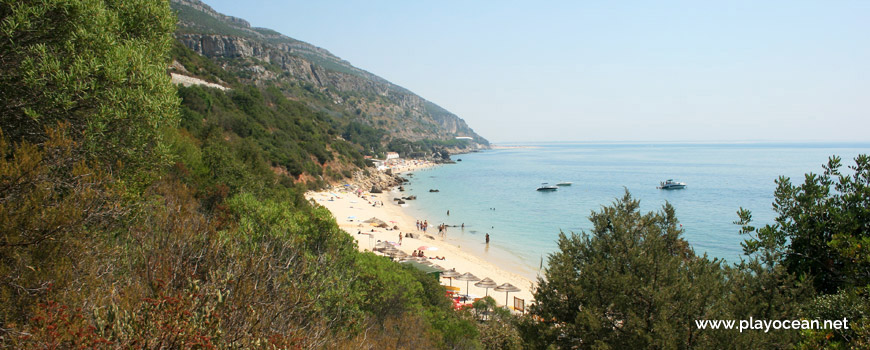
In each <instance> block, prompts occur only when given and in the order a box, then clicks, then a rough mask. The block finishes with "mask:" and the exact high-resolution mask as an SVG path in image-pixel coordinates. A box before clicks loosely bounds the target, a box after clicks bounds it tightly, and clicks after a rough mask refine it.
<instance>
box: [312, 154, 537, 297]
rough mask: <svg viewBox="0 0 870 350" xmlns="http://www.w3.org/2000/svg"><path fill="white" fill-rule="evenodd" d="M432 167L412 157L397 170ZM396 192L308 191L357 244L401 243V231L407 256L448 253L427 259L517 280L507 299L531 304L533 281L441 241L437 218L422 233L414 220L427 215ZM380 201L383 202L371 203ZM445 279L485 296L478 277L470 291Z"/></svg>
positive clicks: (501, 280) (492, 293)
mask: <svg viewBox="0 0 870 350" xmlns="http://www.w3.org/2000/svg"><path fill="white" fill-rule="evenodd" d="M430 166H432V164H431V163H425V162H416V164H414V162H409V163H406V165H403V166H402V167H399V168H394V170H393V171H394V172H399V173H404V172H411V171H415V170H419V169H422V168H426V167H430ZM395 197H401V194H400V192H397V190H395V189H390V190H389V191H384V193H379V194H370V193H368V192H367V191H364V189H363V191H362V192H359V191H358V190H357V189H355V188H354V187H353V186H347V187H341V188H335V189H333V190H330V191H321V192H308V193H306V198H307V199H309V200H311V201H314V202H315V203H317V204H319V205H322V206H324V207H326V208H327V209H329V211H330V212H332V215H333V216H334V217H335V219H336V222H338V224H339V226H340V227H341V228H342V229H344V230H345V231H346V232H347V233H348V234H350V235H351V237H353V238H354V239H355V240H356V241H357V247H358V248H359V250H360V251H366V250H367V251H371V250H372V248H373V247H374V245H375V244H376V243H377V242H379V241H386V242H392V243H396V244H398V243H399V235H400V234H401V235H402V240H401V245H396V248H397V249H399V250H402V251H404V252H405V253H407V254H408V255H411V254H412V253H413V252H414V250H416V249H418V248H420V247H423V246H425V247H432V248H434V250H427V251H426V252H425V255H426V256H427V257H436V256H438V257H443V258H444V260H436V259H430V260H429V261H431V262H432V263H434V264H436V265H439V266H441V267H444V268H446V269H454V268H455V269H456V271H457V272H459V273H460V274H461V273H465V272H470V273H472V274H474V275H475V276H477V277H478V278H481V279H483V278H485V277H489V278H490V279H492V280H493V281H495V282H496V283H497V284H499V285H500V284H502V283H505V282H507V283H510V284H513V285H514V286H516V287H518V288H520V289H521V290H520V291H519V292H514V293H510V294H509V298H508V304H509V305H511V306H513V298H514V297H517V298H521V299H524V300H525V305H526V307H528V305H529V304H531V303H532V301H533V299H532V293H531V289H532V286H533V282H532V280H530V279H528V278H527V277H524V276H521V275H519V274H516V273H513V272H511V271H507V270H504V269H502V268H500V267H499V266H497V265H496V264H494V263H492V262H490V261H487V260H485V259H483V258H481V257H479V256H476V255H474V254H472V253H470V252H467V251H463V250H462V249H460V248H459V247H457V246H454V245H452V244H450V243H447V242H445V241H443V240H442V239H441V237H440V236H439V235H438V228H437V224H436V223H433V222H430V223H429V227H428V230H427V232H426V233H425V234H424V233H423V232H422V231H420V230H418V229H417V227H416V222H417V220H421V221H422V220H426V219H427V218H414V217H412V216H410V215H409V214H408V213H407V212H406V211H405V210H404V208H402V207H401V206H400V205H398V204H396V202H395V201H394V200H393V198H395ZM381 202H382V203H383V205H373V204H375V203H378V204H379V203H381ZM371 218H377V219H380V220H382V221H384V222H385V223H387V224H388V225H389V226H390V228H388V229H385V228H379V227H375V226H374V225H372V224H370V223H365V222H364V221H366V220H368V219H371ZM394 226H397V227H398V229H393V227H394ZM450 229H455V228H449V229H448V232H449V230H450ZM406 233H412V234H414V235H415V236H416V237H417V238H412V237H404V236H405V234H406ZM448 234H449V233H448ZM441 283H442V284H444V285H450V284H451V283H452V285H453V286H458V287H460V288H461V293H462V294H466V293H467V294H470V295H471V296H472V297H475V296H477V297H482V296H484V295H486V290H485V289H484V288H479V287H475V286H474V283H475V282H470V283H468V290H466V281H457V280H452V281H451V280H450V279H448V278H441ZM489 295H490V296H493V298H494V299H495V300H496V301H497V302H498V303H499V304H504V302H505V293H504V292H495V291H493V290H492V289H489Z"/></svg>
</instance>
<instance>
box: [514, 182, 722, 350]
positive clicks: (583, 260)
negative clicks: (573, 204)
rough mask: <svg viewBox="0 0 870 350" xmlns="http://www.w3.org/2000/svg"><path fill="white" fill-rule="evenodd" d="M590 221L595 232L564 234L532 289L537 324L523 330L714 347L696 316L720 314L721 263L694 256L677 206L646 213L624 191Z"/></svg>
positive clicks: (584, 339) (583, 342)
mask: <svg viewBox="0 0 870 350" xmlns="http://www.w3.org/2000/svg"><path fill="white" fill-rule="evenodd" d="M590 220H591V221H592V223H593V225H594V228H593V229H592V231H591V234H586V233H585V232H584V233H583V234H582V235H577V234H574V233H572V234H571V235H570V236H569V235H566V234H564V233H561V234H560V235H559V251H557V252H556V253H554V254H551V255H550V257H549V262H548V267H547V269H546V272H545V274H544V278H540V279H539V281H538V284H539V288H538V289H537V290H536V291H535V292H534V295H535V300H536V301H537V304H535V305H533V307H532V308H531V313H532V315H533V317H535V318H536V319H538V320H539V322H536V323H534V324H533V325H532V326H531V327H524V328H525V331H524V333H525V336H526V338H527V340H529V341H530V343H531V345H533V346H536V347H546V346H547V345H548V344H551V345H552V346H555V347H557V348H575V347H584V348H586V347H596V348H614V349H625V348H703V347H709V346H711V344H710V343H709V341H710V339H709V338H708V337H705V334H703V333H702V332H701V331H699V330H698V329H697V327H696V326H695V324H694V322H693V320H698V319H712V318H715V317H714V312H715V311H716V306H717V301H719V300H722V299H723V297H724V296H725V290H724V286H723V276H722V272H721V268H720V266H719V265H720V263H719V262H718V261H716V260H714V261H712V262H711V261H709V260H707V259H706V257H698V256H695V254H694V252H693V251H692V249H691V248H690V247H689V244H688V242H686V241H685V240H683V239H682V238H681V234H682V230H681V229H680V228H679V224H678V221H677V219H676V216H675V212H674V208H673V207H672V206H671V205H670V204H665V206H664V207H663V208H662V211H660V212H656V213H653V212H650V213H647V214H641V212H640V210H639V202H638V201H636V200H634V199H632V198H631V195H630V194H629V193H628V192H627V191H626V193H625V196H624V197H623V198H622V199H620V200H618V201H616V202H615V203H614V204H613V205H612V206H610V207H605V208H602V209H601V211H599V212H593V213H592V215H591V216H590ZM532 333H538V334H540V336H534V335H531V334H532Z"/></svg>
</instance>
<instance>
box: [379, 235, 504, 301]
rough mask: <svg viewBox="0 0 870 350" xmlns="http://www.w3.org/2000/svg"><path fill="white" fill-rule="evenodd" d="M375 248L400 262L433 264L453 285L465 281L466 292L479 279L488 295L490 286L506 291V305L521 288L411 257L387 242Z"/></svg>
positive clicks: (480, 286)
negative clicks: (510, 294)
mask: <svg viewBox="0 0 870 350" xmlns="http://www.w3.org/2000/svg"><path fill="white" fill-rule="evenodd" d="M375 249H377V250H380V251H381V252H383V253H384V254H386V255H388V256H390V257H392V258H394V259H399V261H400V262H401V261H416V262H418V263H420V264H423V265H428V266H432V267H434V268H436V269H438V270H441V271H442V272H441V277H446V278H449V279H450V285H451V286H452V285H453V280H454V279H455V280H457V281H465V293H466V294H468V287H469V283H471V282H475V281H479V282H477V283H475V284H474V286H475V287H479V288H484V289H485V290H486V296H489V289H490V288H492V290H494V291H496V292H505V294H504V304H505V306H507V305H508V294H509V293H514V292H519V291H520V289H519V288H517V287H516V286H514V285H512V284H510V283H507V282H505V283H502V284H501V285H498V284H497V283H495V281H493V280H492V279H491V278H489V277H485V278H483V279H480V278H478V277H477V276H475V275H473V274H471V273H470V272H466V273H463V274H460V273H459V272H457V271H456V269H450V270H447V269H445V268H443V267H441V266H438V265H435V264H433V263H432V262H431V261H430V260H429V259H427V258H425V257H419V258H414V257H410V256H409V255H408V253H405V252H403V251H401V250H399V249H396V247H394V246H393V245H392V244H389V243H387V242H380V243H378V244H376V245H375Z"/></svg>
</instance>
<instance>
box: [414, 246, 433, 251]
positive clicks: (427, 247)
mask: <svg viewBox="0 0 870 350" xmlns="http://www.w3.org/2000/svg"><path fill="white" fill-rule="evenodd" d="M417 250H431V251H435V250H438V247H429V246H425V245H421V246H420V248H417Z"/></svg>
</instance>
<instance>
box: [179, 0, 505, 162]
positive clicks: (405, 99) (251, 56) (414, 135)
mask: <svg viewBox="0 0 870 350" xmlns="http://www.w3.org/2000/svg"><path fill="white" fill-rule="evenodd" d="M171 6H172V9H173V10H174V11H175V12H176V15H177V16H178V19H179V22H178V29H177V30H176V32H175V36H176V38H177V39H178V40H179V41H180V42H181V43H183V44H184V46H186V47H188V48H190V49H191V50H193V51H195V52H196V53H198V54H200V55H203V56H205V57H208V58H210V59H212V60H213V61H214V62H216V63H218V64H219V65H220V66H221V67H222V68H223V69H225V70H227V71H229V72H232V73H233V74H234V75H236V76H237V77H238V78H239V80H240V81H241V82H243V83H252V84H255V85H258V86H275V87H277V88H278V89H280V90H281V91H282V92H283V93H284V94H285V95H286V96H287V97H288V98H291V99H294V100H300V101H304V102H306V103H307V104H309V105H310V106H312V107H314V108H316V109H320V110H323V111H324V112H326V113H328V114H330V115H332V116H334V117H336V118H338V119H340V120H342V121H344V122H345V123H350V122H356V123H360V124H363V125H366V126H370V127H373V128H376V129H378V130H381V131H382V132H383V139H382V140H381V142H382V143H383V144H385V145H386V144H389V143H390V142H394V143H396V142H398V143H399V144H402V143H404V141H408V142H419V141H429V143H431V142H432V141H434V142H436V143H438V144H441V145H443V146H446V147H448V148H450V149H451V150H453V151H467V150H472V149H476V148H478V147H487V146H488V144H489V143H488V142H487V140H486V139H484V138H483V137H481V136H480V135H478V134H476V133H475V132H474V131H473V130H472V129H471V128H470V127H469V126H468V125H467V124H466V123H465V121H464V120H462V119H461V118H459V117H457V116H456V115H454V114H453V113H450V112H448V111H447V110H445V109H443V108H441V107H439V106H438V105H436V104H434V103H432V102H430V101H427V100H425V99H423V98H422V97H420V96H417V95H416V94H414V93H412V92H411V91H408V90H407V89H405V88H402V87H400V86H397V85H395V84H392V83H390V82H389V81H386V80H385V79H383V78H381V77H378V76H376V75H374V74H372V73H369V72H367V71H365V70H362V69H359V68H356V67H354V66H353V65H351V64H350V63H349V62H347V61H344V60H342V59H340V58H338V57H336V56H335V55H333V54H331V53H330V52H329V51H327V50H325V49H322V48H319V47H316V46H314V45H311V44H309V43H305V42H302V41H299V40H295V39H293V38H290V37H287V36H285V35H282V34H280V33H278V32H275V31H273V30H270V29H265V28H254V27H251V25H250V24H249V23H248V22H247V21H245V20H243V19H240V18H236V17H231V16H226V15H223V14H220V13H218V12H216V11H214V10H213V9H212V8H211V7H209V6H208V5H207V4H205V3H203V2H201V1H198V0H172V1H171ZM212 82H214V83H221V82H220V81H212ZM457 136H469V137H472V138H473V142H467V141H460V142H457V141H456V140H455V137H457ZM403 148H405V149H407V147H403ZM396 151H403V149H396Z"/></svg>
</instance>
